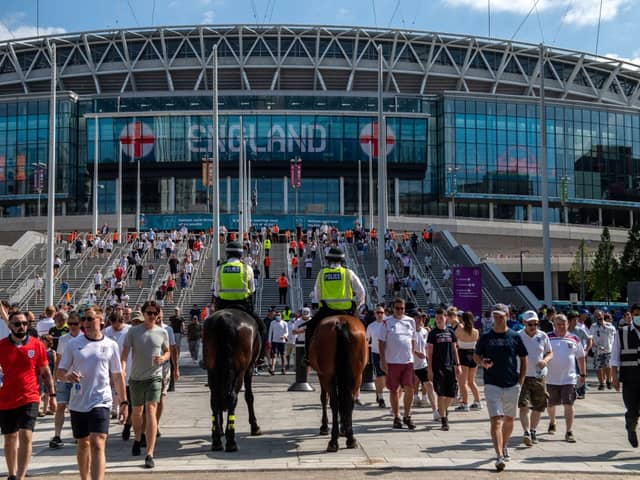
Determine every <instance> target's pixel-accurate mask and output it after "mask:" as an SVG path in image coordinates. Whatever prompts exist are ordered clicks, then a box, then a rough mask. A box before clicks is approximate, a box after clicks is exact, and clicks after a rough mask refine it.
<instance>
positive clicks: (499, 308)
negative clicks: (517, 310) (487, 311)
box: [491, 303, 509, 316]
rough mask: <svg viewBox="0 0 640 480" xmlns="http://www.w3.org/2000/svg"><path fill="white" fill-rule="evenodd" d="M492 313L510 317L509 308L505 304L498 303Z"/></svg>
mask: <svg viewBox="0 0 640 480" xmlns="http://www.w3.org/2000/svg"><path fill="white" fill-rule="evenodd" d="M491 313H497V314H499V315H507V316H508V315H509V307H507V306H506V305H505V304H504V303H496V304H495V305H494V306H493V308H492V309H491Z"/></svg>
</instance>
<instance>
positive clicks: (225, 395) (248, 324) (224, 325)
mask: <svg viewBox="0 0 640 480" xmlns="http://www.w3.org/2000/svg"><path fill="white" fill-rule="evenodd" d="M202 342H203V356H204V361H205V366H206V369H207V376H208V380H209V390H210V391H211V413H212V419H211V420H212V421H211V450H222V439H221V437H222V429H223V427H224V422H223V418H222V415H223V413H224V412H225V411H226V412H227V428H226V430H225V432H224V435H225V438H226V445H225V450H226V451H227V452H235V451H236V450H238V445H237V443H236V439H235V420H236V416H235V410H236V405H237V404H238V392H240V389H241V388H242V383H243V382H244V388H245V391H244V398H245V401H246V402H247V408H248V409H249V424H250V425H251V435H261V433H262V432H261V431H260V427H259V426H258V422H257V420H256V415H255V412H254V409H253V392H252V390H251V378H252V375H253V368H254V365H255V362H256V359H257V358H258V355H259V354H260V345H261V342H262V339H261V338H260V334H259V333H258V325H257V324H256V321H255V319H254V318H253V317H252V316H251V315H249V314H248V313H246V312H244V311H242V310H240V309H234V308H225V309H222V310H218V311H217V312H215V313H214V314H213V315H212V316H210V317H209V318H207V320H206V321H205V322H204V326H203V329H202Z"/></svg>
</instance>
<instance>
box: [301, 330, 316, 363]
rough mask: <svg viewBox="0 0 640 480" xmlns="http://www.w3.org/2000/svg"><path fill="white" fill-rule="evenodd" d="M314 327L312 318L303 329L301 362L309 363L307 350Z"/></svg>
mask: <svg viewBox="0 0 640 480" xmlns="http://www.w3.org/2000/svg"><path fill="white" fill-rule="evenodd" d="M315 328H316V322H314V321H313V319H311V320H309V321H308V322H307V325H306V328H305V330H304V358H303V364H304V365H307V366H308V365H309V350H310V348H311V339H312V337H313V331H314V330H315Z"/></svg>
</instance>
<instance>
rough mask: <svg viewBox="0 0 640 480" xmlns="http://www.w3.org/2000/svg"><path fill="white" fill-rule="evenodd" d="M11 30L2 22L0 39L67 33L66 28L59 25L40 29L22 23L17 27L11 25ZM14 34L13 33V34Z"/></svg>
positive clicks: (0, 24)
mask: <svg viewBox="0 0 640 480" xmlns="http://www.w3.org/2000/svg"><path fill="white" fill-rule="evenodd" d="M10 28H11V30H8V29H7V26H6V25H5V24H4V23H0V40H13V39H14V38H30V37H36V36H38V34H40V36H41V37H42V36H45V35H58V34H61V33H66V30H65V29H64V28H59V27H40V29H39V30H38V29H37V28H36V27H35V26H33V25H20V26H17V27H10ZM12 34H13V35H12Z"/></svg>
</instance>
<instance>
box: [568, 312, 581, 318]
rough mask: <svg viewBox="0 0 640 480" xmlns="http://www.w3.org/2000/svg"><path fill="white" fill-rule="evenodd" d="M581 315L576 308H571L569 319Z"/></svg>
mask: <svg viewBox="0 0 640 480" xmlns="http://www.w3.org/2000/svg"><path fill="white" fill-rule="evenodd" d="M579 316H580V314H579V313H578V312H577V311H576V310H570V311H569V312H568V313H567V318H568V319H572V318H575V317H579Z"/></svg>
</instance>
